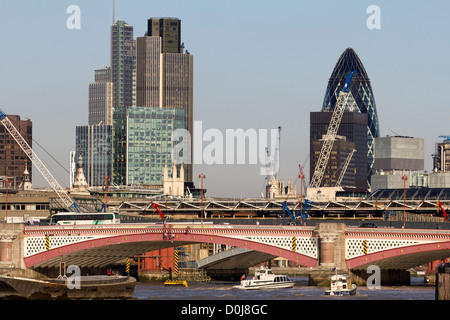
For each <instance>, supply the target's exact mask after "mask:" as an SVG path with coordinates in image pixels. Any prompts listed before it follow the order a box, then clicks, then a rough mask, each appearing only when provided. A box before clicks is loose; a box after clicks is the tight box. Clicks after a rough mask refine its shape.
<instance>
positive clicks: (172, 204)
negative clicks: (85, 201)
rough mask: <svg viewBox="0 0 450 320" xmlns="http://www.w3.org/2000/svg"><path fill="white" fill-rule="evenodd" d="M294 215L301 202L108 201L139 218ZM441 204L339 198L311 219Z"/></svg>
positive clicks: (320, 205) (316, 205) (431, 208)
mask: <svg viewBox="0 0 450 320" xmlns="http://www.w3.org/2000/svg"><path fill="white" fill-rule="evenodd" d="M285 201H286V205H287V207H288V208H289V209H290V210H291V211H292V212H298V211H300V210H301V208H302V202H301V201H300V199H287V200H267V199H241V200H219V199H204V200H203V202H201V201H200V200H198V199H193V200H186V199H181V200H175V199H173V200H152V201H150V200H146V201H145V200H129V201H118V200H109V201H108V207H109V208H111V209H114V211H116V212H119V213H121V214H128V213H135V214H139V215H147V216H151V215H152V214H153V215H155V216H156V215H157V213H155V209H154V207H153V203H155V204H157V205H158V207H159V208H160V209H161V210H162V211H163V212H164V214H165V215H167V216H171V217H177V216H178V217H179V216H185V217H192V218H197V217H200V216H201V214H202V213H203V214H204V215H205V216H206V217H233V218H234V217H247V216H248V217H254V216H258V217H275V216H281V215H283V202H285ZM438 201H441V203H442V206H443V207H444V208H446V210H447V208H450V200H447V199H445V200H439V198H433V199H427V198H424V199H409V200H406V201H403V199H397V198H391V199H389V198H380V197H377V198H369V199H338V200H335V201H326V202H313V203H312V205H311V208H310V216H312V217H317V216H323V215H327V216H333V215H336V216H337V215H346V216H358V217H364V216H373V215H379V216H381V215H382V214H385V213H391V212H402V213H403V210H405V211H406V212H409V213H416V214H428V215H434V216H435V215H438V216H441V215H442V213H441V212H440V207H439V204H438Z"/></svg>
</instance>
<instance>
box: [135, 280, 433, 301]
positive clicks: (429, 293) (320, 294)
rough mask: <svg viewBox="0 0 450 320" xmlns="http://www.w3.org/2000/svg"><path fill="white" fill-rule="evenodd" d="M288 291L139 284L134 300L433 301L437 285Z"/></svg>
mask: <svg viewBox="0 0 450 320" xmlns="http://www.w3.org/2000/svg"><path fill="white" fill-rule="evenodd" d="M294 281H295V283H296V285H295V286H294V287H293V288H289V289H271V290H241V289H236V288H233V286H235V285H237V284H238V283H231V282H191V283H189V284H188V287H187V288H186V287H183V286H164V285H163V284H162V283H160V282H139V283H137V284H136V287H135V291H134V300H185V301H190V300H197V301H198V300H240V301H244V300H249V301H250V300H251V301H254V300H260V301H272V300H434V299H435V288H434V285H427V284H423V278H412V279H411V285H410V286H395V287H394V286H392V287H391V286H382V287H381V288H380V289H369V288H367V287H366V286H360V287H358V289H357V294H356V295H355V296H345V297H336V296H326V295H325V290H326V287H315V286H308V285H307V282H306V281H307V278H306V277H297V278H294Z"/></svg>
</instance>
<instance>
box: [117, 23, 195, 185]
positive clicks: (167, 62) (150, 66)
mask: <svg viewBox="0 0 450 320" xmlns="http://www.w3.org/2000/svg"><path fill="white" fill-rule="evenodd" d="M180 33H181V21H180V20H179V19H176V18H151V19H149V20H148V30H147V33H146V35H145V36H143V37H138V38H137V62H136V66H137V67H136V101H137V106H139V107H151V108H163V109H164V108H169V109H179V110H180V111H177V112H176V113H177V115H181V114H183V123H184V127H183V128H180V127H179V125H178V124H177V126H176V128H177V129H186V130H187V131H188V132H189V133H190V135H191V138H192V137H193V65H194V63H193V59H194V58H193V56H192V55H191V54H189V53H188V52H184V46H183V44H182V43H181V41H180ZM170 112H172V111H170ZM177 123H178V122H177ZM168 138H169V139H170V136H169V137H168ZM118 146H120V143H118ZM188 147H190V148H191V150H190V152H189V154H190V155H192V145H190V146H188ZM171 161H172V160H171V159H170V162H168V163H167V166H168V167H169V168H171V167H172V164H171ZM162 166H164V163H163V164H162ZM162 169H163V168H161V172H163V171H162ZM184 172H185V181H189V182H191V181H192V180H193V170H192V159H188V160H187V161H186V162H185V170H184Z"/></svg>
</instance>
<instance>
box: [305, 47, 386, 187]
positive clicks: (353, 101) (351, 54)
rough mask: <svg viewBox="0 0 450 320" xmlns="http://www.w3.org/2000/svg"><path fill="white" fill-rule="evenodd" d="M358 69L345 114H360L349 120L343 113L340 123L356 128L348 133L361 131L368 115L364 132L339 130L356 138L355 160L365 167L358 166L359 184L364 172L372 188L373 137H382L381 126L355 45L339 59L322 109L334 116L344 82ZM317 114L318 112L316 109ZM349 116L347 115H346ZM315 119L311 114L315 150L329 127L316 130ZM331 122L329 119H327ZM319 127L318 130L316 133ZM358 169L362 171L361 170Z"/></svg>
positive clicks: (350, 137) (349, 137)
mask: <svg viewBox="0 0 450 320" xmlns="http://www.w3.org/2000/svg"><path fill="white" fill-rule="evenodd" d="M352 71H355V72H356V73H355V74H354V75H353V77H352V81H351V86H350V95H349V98H348V100H347V104H346V106H345V111H346V113H354V114H361V117H360V116H356V115H353V120H350V118H348V117H349V115H347V116H346V115H345V114H344V118H343V120H342V123H341V127H342V126H344V127H345V126H346V125H350V126H352V127H353V129H351V130H349V132H356V131H358V132H359V131H360V126H361V121H363V119H362V117H366V120H364V121H365V123H364V126H365V132H364V133H362V132H360V133H358V134H357V135H355V134H354V135H353V136H351V135H348V134H345V133H344V132H343V130H347V129H344V128H340V129H339V131H338V135H342V136H345V137H346V139H347V141H354V142H355V144H356V150H357V152H356V153H355V154H354V157H355V161H356V163H361V161H364V162H365V169H364V170H362V169H359V168H360V166H359V165H357V166H356V175H357V177H358V178H356V181H357V185H355V186H361V174H364V180H365V181H366V183H365V185H367V187H370V176H371V175H372V172H373V170H374V168H373V166H374V161H375V160H374V143H373V142H374V139H375V138H377V137H379V135H380V128H379V123H378V115H377V109H376V105H375V98H374V95H373V92H372V86H371V83H370V79H369V77H368V75H367V72H366V70H365V68H364V66H363V64H362V62H361V60H360V59H359V57H358V55H357V54H356V52H355V51H354V50H353V49H352V48H347V49H346V50H345V51H344V52H343V53H342V55H341V56H340V58H339V59H338V61H337V63H336V66H335V67H334V70H333V72H332V73H331V76H330V79H329V81H328V86H327V89H326V92H325V97H324V100H323V105H322V112H323V113H329V116H325V115H324V116H323V117H327V119H331V113H332V111H334V108H335V105H336V102H337V100H338V97H339V92H340V90H341V89H342V87H343V85H344V84H345V80H346V77H347V75H348V74H349V73H350V72H352ZM314 114H315V112H314ZM346 117H347V118H346ZM314 119H318V118H317V116H315V115H313V113H312V115H311V137H310V139H311V142H310V151H312V145H313V140H314V139H320V138H321V135H322V134H326V128H323V130H322V131H323V132H317V126H316V124H315V123H313V121H314ZM345 119H347V120H349V121H354V122H352V123H353V124H351V123H350V122H349V123H346V122H345V121H346V120H345ZM328 123H329V121H328ZM328 123H326V122H325V123H322V125H325V126H326V125H327V124H328ZM314 130H316V132H313V131H314ZM361 137H363V138H364V139H365V147H364V148H363V147H362V146H359V142H358V141H355V140H354V139H361ZM310 164H311V174H312V173H313V172H314V168H315V165H316V164H315V163H314V161H311V162H310ZM358 170H360V171H362V172H358Z"/></svg>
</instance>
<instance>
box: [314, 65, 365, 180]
mask: <svg viewBox="0 0 450 320" xmlns="http://www.w3.org/2000/svg"><path fill="white" fill-rule="evenodd" d="M355 73H356V71H352V72H350V73H349V74H348V75H347V77H346V79H345V84H344V86H343V87H342V89H341V91H340V92H339V97H338V101H337V102H336V106H335V108H334V111H333V115H332V116H331V120H330V124H329V126H328V130H327V134H326V135H324V136H323V137H324V141H323V145H322V149H321V151H320V155H319V159H318V160H317V163H316V168H315V169H314V174H313V176H312V178H311V182H310V185H309V186H310V188H318V187H320V184H321V183H322V178H323V174H324V173H325V169H326V167H327V164H328V160H329V159H330V154H331V149H332V148H333V144H334V140H335V139H336V134H337V132H338V129H339V126H340V124H341V120H342V116H343V114H344V109H345V105H346V104H347V100H348V97H349V95H350V84H351V80H352V77H353V75H354V74H355Z"/></svg>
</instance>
